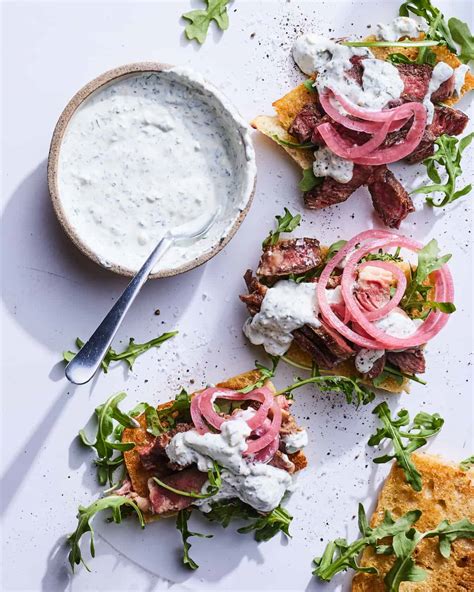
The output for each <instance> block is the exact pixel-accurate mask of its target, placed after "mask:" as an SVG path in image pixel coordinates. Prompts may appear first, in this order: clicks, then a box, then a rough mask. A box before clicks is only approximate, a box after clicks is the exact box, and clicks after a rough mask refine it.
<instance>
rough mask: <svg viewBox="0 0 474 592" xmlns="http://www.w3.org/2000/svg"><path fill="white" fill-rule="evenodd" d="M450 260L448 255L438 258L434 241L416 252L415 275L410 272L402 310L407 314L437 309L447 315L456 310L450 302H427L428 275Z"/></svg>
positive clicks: (429, 289)
mask: <svg viewBox="0 0 474 592" xmlns="http://www.w3.org/2000/svg"><path fill="white" fill-rule="evenodd" d="M450 259H451V255H450V254H447V255H443V256H442V257H440V256H439V247H438V242H437V241H436V240H435V239H432V240H431V241H430V242H429V243H428V244H427V245H425V246H424V247H423V248H422V249H421V250H420V251H418V263H417V267H416V271H415V273H413V272H411V275H410V279H409V282H408V286H407V288H406V290H405V294H404V296H403V298H402V301H401V303H400V306H401V308H403V310H405V311H406V312H408V313H410V312H413V311H422V310H423V311H425V312H426V313H429V312H430V310H432V309H434V308H438V307H439V308H440V310H442V309H444V310H443V312H448V313H449V312H453V311H455V310H456V307H455V306H454V304H452V303H450V302H433V301H430V300H428V294H429V292H430V291H431V289H432V288H431V286H430V285H426V282H427V280H428V278H429V275H430V274H431V273H433V272H434V271H437V270H438V269H441V268H442V267H443V265H445V264H446V263H447V262H448V261H449V260H450ZM426 316H427V315H426Z"/></svg>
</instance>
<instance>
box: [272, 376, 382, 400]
mask: <svg viewBox="0 0 474 592" xmlns="http://www.w3.org/2000/svg"><path fill="white" fill-rule="evenodd" d="M306 384H316V385H317V386H318V388H319V389H320V390H322V391H334V392H341V393H342V394H343V395H345V397H346V401H347V402H348V403H352V402H355V403H356V406H357V407H359V405H367V403H370V402H371V401H373V400H374V397H375V393H374V392H373V391H371V390H370V389H368V388H367V387H366V386H365V385H364V384H362V382H360V381H359V379H358V378H350V377H348V376H331V375H318V376H311V377H310V378H306V379H304V380H298V381H297V382H295V383H294V384H292V385H290V386H288V387H286V388H284V389H282V390H281V391H278V392H277V393H276V395H275V396H277V395H287V394H288V393H291V392H292V391H294V390H295V389H298V388H300V387H302V386H305V385H306Z"/></svg>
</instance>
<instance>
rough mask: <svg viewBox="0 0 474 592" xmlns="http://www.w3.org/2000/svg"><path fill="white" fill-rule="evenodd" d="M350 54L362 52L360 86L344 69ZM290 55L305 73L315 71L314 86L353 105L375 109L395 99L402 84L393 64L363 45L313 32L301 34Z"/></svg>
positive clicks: (359, 54) (347, 68)
mask: <svg viewBox="0 0 474 592" xmlns="http://www.w3.org/2000/svg"><path fill="white" fill-rule="evenodd" d="M353 56H362V57H365V58H367V59H364V60H363V62H362V66H363V74H362V86H361V85H359V84H358V83H357V81H356V80H354V78H353V77H351V76H350V75H349V74H348V72H349V71H350V70H351V68H352V66H353V64H352V63H351V61H350V59H351V58H352V57H353ZM293 59H294V60H295V62H296V64H297V65H298V67H299V68H300V69H301V70H302V71H303V72H304V73H305V74H308V75H311V74H314V73H315V72H317V73H318V75H317V78H316V82H315V86H316V88H317V89H318V92H322V91H323V90H324V89H325V88H330V89H331V90H333V91H335V92H337V93H338V94H340V95H342V96H344V97H345V98H347V99H348V100H350V101H351V102H352V103H354V104H355V105H358V106H360V107H364V108H366V109H370V110H374V111H378V110H380V109H382V108H383V107H385V106H386V105H387V103H389V102H390V101H391V100H394V99H398V98H399V97H400V94H401V93H402V91H403V88H404V85H403V81H402V79H401V78H400V75H399V73H398V70H397V68H395V66H393V64H390V63H389V62H386V61H384V60H377V59H375V58H374V57H373V54H372V53H371V52H370V51H369V50H368V49H366V48H363V47H346V46H345V45H341V44H340V43H336V42H335V41H331V40H330V39H326V38H325V37H321V36H319V35H314V34H306V35H302V36H301V37H299V38H298V39H297V40H296V43H295V44H294V46H293Z"/></svg>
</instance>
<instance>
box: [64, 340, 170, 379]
mask: <svg viewBox="0 0 474 592" xmlns="http://www.w3.org/2000/svg"><path fill="white" fill-rule="evenodd" d="M177 334H178V331H171V332H169V333H163V334H162V335H160V336H159V337H155V338H154V339H150V341H147V342H145V343H135V340H134V339H133V337H131V338H130V341H129V343H128V346H127V347H126V348H125V349H124V350H123V351H122V352H119V353H117V352H116V351H115V350H113V349H112V348H111V347H109V349H108V350H107V353H106V354H105V357H104V359H103V360H102V363H101V367H102V370H103V371H104V372H105V373H106V374H107V372H108V370H109V366H110V362H116V361H120V360H124V361H125V362H126V363H127V364H128V367H129V368H130V370H131V369H132V368H133V364H134V363H135V360H136V359H137V358H138V356H141V355H142V354H144V353H145V352H146V351H148V350H149V349H151V348H152V347H160V345H161V344H162V343H164V342H165V341H167V340H168V339H171V338H172V337H174V336H175V335H177ZM83 345H84V342H83V341H82V340H81V339H79V337H78V338H77V339H76V346H77V347H78V348H79V349H81V347H82V346H83ZM76 353H77V352H73V351H65V352H63V360H64V361H65V362H67V363H69V362H70V361H71V360H72V359H73V358H74V357H75V356H76Z"/></svg>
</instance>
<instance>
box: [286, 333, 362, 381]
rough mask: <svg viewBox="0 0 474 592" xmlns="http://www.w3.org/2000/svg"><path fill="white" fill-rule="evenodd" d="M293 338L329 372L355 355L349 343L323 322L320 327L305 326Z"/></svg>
mask: <svg viewBox="0 0 474 592" xmlns="http://www.w3.org/2000/svg"><path fill="white" fill-rule="evenodd" d="M293 336H294V338H295V341H296V343H297V344H298V345H299V346H300V347H301V349H303V350H305V351H307V352H308V353H309V354H310V355H311V357H312V358H313V359H314V361H315V362H316V363H317V364H318V366H321V368H326V369H328V370H329V369H331V368H333V367H334V366H337V364H340V363H341V362H343V361H344V360H348V359H349V358H351V357H352V356H353V355H354V354H355V351H354V350H353V349H352V347H351V346H350V345H349V343H348V342H347V341H346V340H345V339H344V338H343V337H341V335H339V333H337V331H334V329H331V328H330V327H328V326H327V325H326V324H325V323H323V322H321V326H319V327H311V326H309V325H304V326H303V327H301V329H297V330H296V331H293Z"/></svg>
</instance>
